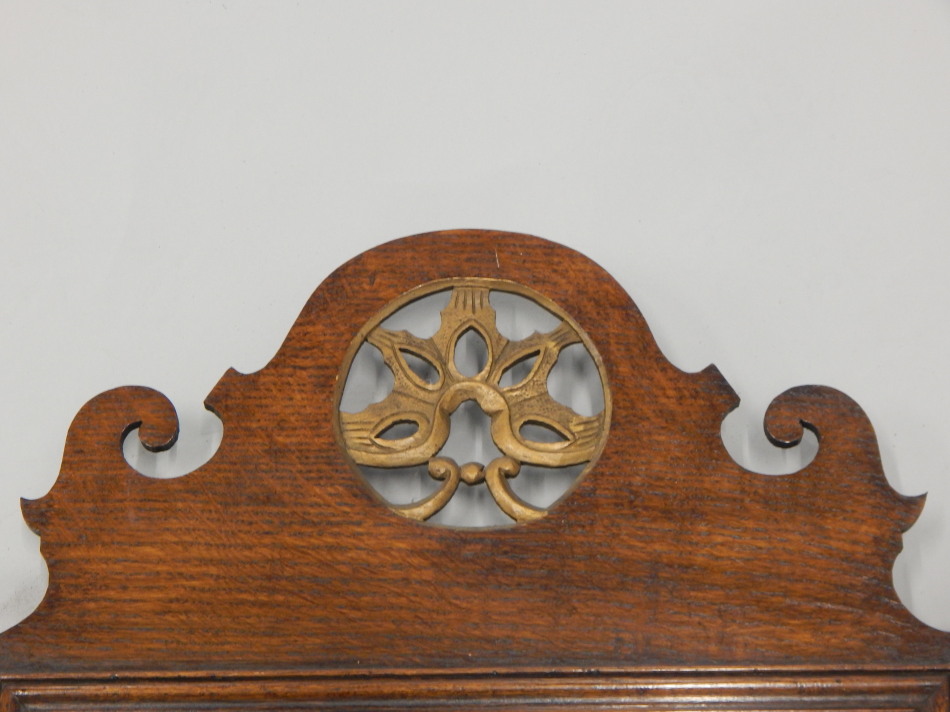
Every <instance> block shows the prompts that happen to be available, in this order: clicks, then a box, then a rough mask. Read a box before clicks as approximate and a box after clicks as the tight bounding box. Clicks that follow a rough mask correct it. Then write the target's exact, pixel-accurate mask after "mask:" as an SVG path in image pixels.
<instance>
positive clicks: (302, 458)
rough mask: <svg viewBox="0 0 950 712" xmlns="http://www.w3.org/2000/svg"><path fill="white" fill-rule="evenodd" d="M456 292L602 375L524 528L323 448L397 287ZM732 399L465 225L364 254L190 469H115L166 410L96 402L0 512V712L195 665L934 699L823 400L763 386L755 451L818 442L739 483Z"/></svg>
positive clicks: (234, 393) (629, 322)
mask: <svg viewBox="0 0 950 712" xmlns="http://www.w3.org/2000/svg"><path fill="white" fill-rule="evenodd" d="M458 277H464V278H485V279H493V280H510V281H512V282H515V283H517V284H519V285H523V286H525V287H528V288H529V289H532V290H535V291H536V292H538V293H540V294H542V295H544V296H545V297H546V298H548V299H550V300H552V301H553V302H554V303H555V304H557V305H558V307H559V308H560V309H562V310H564V312H566V313H567V314H569V315H570V316H571V317H573V319H574V320H575V321H576V322H577V323H578V324H579V325H580V327H581V328H582V329H584V330H585V331H586V333H587V334H588V335H589V337H590V339H591V341H592V342H593V344H594V346H595V347H596V349H597V351H598V353H599V354H600V357H601V358H602V359H603V366H604V373H605V376H606V380H607V385H608V386H609V389H610V392H611V394H612V401H613V403H612V414H611V418H610V421H611V422H610V427H609V432H608V435H607V439H606V444H605V446H604V449H603V451H602V453H601V454H600V456H599V458H598V459H597V460H596V462H595V463H594V465H593V466H592V467H591V468H590V470H589V471H588V472H587V473H586V474H585V475H584V476H583V477H582V478H581V479H580V480H579V482H578V483H577V485H576V486H575V488H574V489H573V490H572V491H571V492H570V493H569V494H568V495H567V496H566V497H564V498H563V499H562V500H561V501H560V502H559V503H558V504H557V505H556V506H555V507H553V509H552V510H551V511H550V513H549V514H548V515H547V516H546V517H544V518H543V519H540V520H538V521H533V522H528V523H523V524H517V525H514V526H511V527H507V528H499V529H486V530H463V529H449V528H440V527H434V526H431V525H428V524H425V523H422V522H417V521H412V520H408V519H405V518H403V517H400V516H398V515H397V514H395V513H394V512H392V511H391V510H390V509H389V508H388V507H387V506H385V504H384V503H383V502H381V501H380V500H379V498H378V497H377V496H376V495H375V494H374V493H373V491H372V490H371V489H370V488H369V486H368V485H367V484H366V483H365V482H363V481H362V479H361V477H360V476H359V475H358V473H357V471H356V469H355V467H354V465H353V463H352V462H351V461H350V460H349V459H348V457H347V455H346V454H345V451H344V449H343V447H342V446H341V440H340V436H339V433H338V431H337V428H336V426H335V423H336V408H337V403H338V401H339V395H340V388H341V387H342V384H341V382H340V367H341V363H343V361H344V356H345V354H346V352H347V349H348V348H349V347H350V344H351V342H352V340H353V338H354V336H355V335H356V334H357V332H358V330H359V329H360V328H361V326H362V325H364V324H366V323H367V322H368V321H369V320H370V319H371V318H372V317H373V315H374V314H376V313H377V312H378V311H379V310H380V309H382V308H383V307H384V306H385V305H386V304H387V303H389V302H390V301H392V300H394V299H397V298H398V297H400V295H402V294H404V293H406V292H408V291H409V290H411V289H414V288H416V287H418V286H419V285H423V284H426V283H428V282H432V281H435V280H444V279H451V278H458ZM737 402H738V400H737V397H736V395H735V393H734V392H733V390H732V389H731V387H730V386H729V385H728V383H726V381H725V380H724V379H723V377H722V376H721V374H720V373H719V372H718V371H717V370H716V369H715V368H714V367H709V368H707V369H705V370H703V371H701V372H699V373H693V374H688V373H684V372H682V371H680V370H678V369H676V368H675V367H673V366H672V365H670V364H669V363H668V362H667V361H666V360H665V359H664V358H663V356H662V354H661V353H660V352H659V350H658V348H657V346H656V344H655V342H654V340H653V338H652V336H651V334H650V331H649V328H648V327H647V325H646V323H645V322H644V320H643V318H642V316H641V315H640V313H639V311H638V310H637V308H636V306H635V305H634V304H633V302H632V301H631V300H630V298H629V296H628V295H627V294H626V293H625V292H624V291H623V290H622V289H621V288H620V286H619V285H618V284H617V283H616V282H615V281H614V280H613V279H612V278H611V277H610V276H609V275H608V274H607V272H605V271H604V270H603V269H602V268H600V267H599V266H598V265H596V264H594V263H593V262H591V261H590V260H588V259H587V258H585V257H583V256H582V255H580V254H578V253H576V252H574V251H572V250H570V249H567V248H565V247H562V246H560V245H556V244H554V243H550V242H547V241H544V240H541V239H539V238H534V237H530V236H524V235H514V234H509V233H499V232H492V231H476V230H462V231H453V232H445V233H434V234H429V235H422V236H416V237H412V238H405V239H403V240H398V241H395V242H391V243H387V244H385V245H382V246H381V247H378V248H376V249H374V250H371V251H369V252H367V253H364V254H363V255H360V256H359V257H356V258H355V259H353V260H351V261H350V262H348V263H346V264H345V265H343V266H342V267H340V268H339V269H338V270H337V271H335V272H334V273H333V274H332V275H331V276H330V277H329V278H327V280H326V281H325V282H324V283H323V284H322V285H321V286H320V287H319V288H318V289H317V291H316V292H315V293H314V294H313V296H312V297H311V299H310V300H309V301H308V303H307V305H306V306H305V307H304V309H303V311H302V313H301V314H300V316H299V317H298V319H297V321H296V323H295V324H294V326H293V328H292V330H291V332H290V334H289V335H288V337H287V339H286V341H285V343H284V344H283V346H282V347H281V349H280V351H279V352H278V354H277V355H276V356H275V357H274V359H273V360H272V361H271V363H269V364H268V365H267V366H266V367H265V368H264V369H262V370H261V371H258V372H256V373H253V374H247V375H245V374H239V373H237V372H236V371H233V370H232V371H229V372H228V373H226V374H225V375H224V376H223V378H222V379H221V381H220V382H219V383H218V385H217V386H216V387H215V388H214V390H213V391H212V392H211V394H210V395H209V396H208V399H207V405H208V407H209V408H211V409H213V410H214V411H215V412H216V413H217V414H219V415H220V417H221V418H222V420H223V422H224V438H223V441H222V444H221V446H220V448H219V450H218V452H217V453H216V454H215V456H214V458H213V459H212V460H211V461H210V462H208V463H207V464H206V465H204V466H203V467H201V468H200V469H199V470H197V471H195V472H193V473H191V474H189V475H187V476H185V477H182V478H179V479H174V480H155V479H150V478H147V477H144V476H142V475H140V474H138V473H136V472H135V471H134V470H132V469H131V468H130V466H129V465H128V464H127V463H126V461H125V460H124V458H123V455H122V450H121V439H122V436H123V435H124V434H125V433H127V432H129V431H130V429H132V428H133V427H134V426H135V425H136V424H139V423H140V424H141V427H140V428H139V431H138V432H139V437H140V438H141V439H142V441H143V442H144V443H145V444H146V445H147V446H149V447H151V448H154V449H160V448H162V447H165V446H167V445H168V444H169V443H171V442H173V441H174V438H175V436H176V433H177V422H176V417H175V413H174V409H173V407H172V406H171V404H170V403H169V402H168V401H167V400H166V399H165V398H164V397H163V396H162V395H161V394H159V393H157V392H156V391H153V390H150V389H147V388H141V387H122V388H117V389H115V390H112V391H108V392H106V393H103V394H101V395H99V396H96V397H95V398H93V399H92V400H91V401H89V402H88V403H87V404H86V405H85V406H84V407H83V408H82V410H81V411H80V412H79V414H78V415H77V416H76V418H75V420H74V422H73V424H72V426H71V427H70V430H69V435H68V439H67V444H66V448H65V454H64V457H63V464H62V469H61V473H60V476H59V479H58V480H57V482H56V484H55V486H54V487H53V489H52V491H51V492H50V493H49V494H48V495H47V496H45V497H43V498H42V499H40V500H37V501H28V502H24V512H25V515H26V516H27V519H28V522H29V523H30V525H31V526H32V527H33V529H34V530H35V531H36V532H37V533H38V534H39V535H40V537H41V546H42V553H43V555H44V557H45V558H46V561H47V564H48V567H49V572H50V583H49V590H48V593H47V595H46V598H45V599H44V600H43V602H42V604H41V605H40V607H39V609H38V610H37V611H36V612H35V613H33V614H32V615H31V616H30V617H29V618H28V619H26V620H25V621H24V622H23V623H21V624H20V625H18V626H16V627H15V628H13V629H11V630H10V631H8V632H6V633H5V634H3V635H0V679H3V680H5V682H4V690H5V692H4V693H3V694H4V695H6V697H5V698H0V700H3V699H5V700H7V701H6V702H3V703H2V704H5V705H7V707H3V709H8V708H9V709H21V708H22V709H30V706H29V703H28V699H33V698H30V697H29V695H35V694H40V693H36V692H35V691H34V692H30V693H29V694H27V692H24V693H23V695H21V696H20V697H16V695H17V694H19V693H14V692H11V690H13V689H14V687H15V685H14V683H13V681H14V680H23V679H33V680H34V682H35V684H38V685H39V684H40V682H37V681H42V680H56V679H59V678H60V677H65V678H69V679H74V678H75V679H79V677H81V676H83V675H87V676H92V679H98V678H96V676H97V675H120V676H122V675H125V676H134V675H136V674H143V673H150V674H158V673H168V674H176V675H181V674H185V673H195V672H201V671H204V672H207V673H208V674H211V673H214V674H220V675H236V674H253V673H255V672H260V671H269V672H268V674H277V673H279V672H280V671H285V672H288V671H302V670H307V671H321V670H323V671H350V672H351V673H353V672H356V671H371V672H373V673H374V674H378V673H380V671H386V670H399V671H406V670H409V671H412V670H428V671H435V672H436V673H438V672H439V671H445V672H452V671H455V672H458V673H466V671H467V672H468V673H471V674H475V673H478V674H480V675H484V674H489V673H492V672H500V673H506V674H510V673H513V672H517V671H533V672H535V673H538V672H539V671H541V672H546V673H551V672H555V671H556V672H559V673H568V672H579V671H592V670H594V671H596V670H602V671H626V672H628V673H631V674H632V673H641V674H649V673H651V672H655V671H657V670H666V671H689V670H694V671H695V670H718V671H728V670H732V671H745V673H749V674H751V672H750V671H763V670H765V671H768V670H771V671H773V673H774V672H775V671H780V670H797V671H802V670H805V671H830V672H829V674H832V673H834V672H835V671H862V670H864V671H877V672H878V673H887V672H888V671H894V670H904V671H908V672H907V674H911V671H916V672H914V673H913V674H919V675H925V676H926V675H937V677H938V678H939V679H940V680H942V679H943V678H942V677H940V676H941V675H942V674H943V672H942V671H945V670H947V669H948V668H950V635H947V634H944V633H941V632H938V631H936V630H933V629H931V628H928V627H927V626H925V625H924V624H922V623H921V622H919V621H918V620H917V619H915V618H914V617H913V616H912V615H911V614H910V613H909V612H908V611H907V610H906V609H905V608H904V607H903V606H902V605H901V604H900V602H899V601H898V599H897V596H896V594H895V592H894V589H893V586H892V580H891V568H892V566H893V562H894V559H895V557H896V556H897V554H898V553H899V551H900V548H901V536H900V535H901V532H902V531H904V530H906V529H907V528H908V527H909V526H910V525H911V524H912V523H913V522H914V520H915V519H916V517H917V515H918V514H919V511H920V508H921V506H922V499H920V498H916V499H914V498H906V497H902V496H900V495H898V494H897V493H896V492H894V491H893V490H892V489H891V488H890V486H889V485H888V483H887V481H886V480H885V478H884V475H883V472H882V468H881V463H880V458H879V455H878V449H877V443H876V439H875V436H874V431H873V428H872V427H871V424H870V423H869V422H868V420H867V418H866V416H865V415H864V413H863V412H862V411H861V409H860V408H859V406H857V405H856V404H855V403H854V402H853V401H852V400H850V399H849V398H848V397H847V396H845V395H843V394H841V393H840V392H838V391H835V390H833V389H831V388H827V387H817V386H805V387H800V388H796V389H792V390H790V391H787V392H785V393H783V394H781V395H779V396H778V397H777V398H776V400H775V401H774V402H773V404H772V406H771V407H770V409H769V411H768V414H767V417H766V429H767V432H768V433H769V435H770V437H771V438H773V440H774V441H776V442H777V443H780V444H782V443H784V444H788V443H793V442H795V441H797V439H798V438H799V437H800V436H801V433H802V427H803V424H805V426H806V427H809V428H812V429H814V430H815V431H816V432H817V433H818V434H819V440H820V448H819V452H818V454H817V456H816V458H815V459H814V461H813V462H812V463H810V464H809V465H808V466H807V467H806V468H804V470H802V471H801V472H798V473H795V474H792V475H786V476H766V475H760V474H756V473H752V472H749V471H746V470H744V469H743V468H741V467H740V466H739V465H737V464H736V463H735V462H734V461H733V460H732V459H731V458H730V457H729V455H728V454H727V452H726V451H725V449H724V447H723V444H722V440H721V437H720V425H721V422H722V419H723V418H724V417H725V415H726V414H727V413H728V412H729V411H730V410H731V409H732V408H734V407H735V406H736V405H737ZM275 671H276V672H275ZM745 673H744V674H745ZM815 674H817V672H815ZM77 676H78V677H77ZM928 679H929V678H928ZM42 684H43V685H47V684H48V683H45V682H44V683H42ZM77 684H78V683H77ZM942 684H943V683H940V685H942ZM940 685H938V687H939V686H940ZM40 688H42V689H43V690H48V688H47V687H43V686H42V685H40ZM40 688H36V689H40ZM16 689H19V688H18V687H17V688H16ZM710 689H711V688H710ZM940 689H943V688H940ZM43 694H46V693H43ZM189 694H190V693H189ZM928 694H929V693H928ZM251 697H253V695H252V696H251ZM944 697H945V694H944ZM15 698H16V699H15ZM924 698H926V699H927V700H930V699H931V697H927V695H924V697H922V698H921V699H924ZM143 699H144V698H143ZM242 699H244V698H242ZM248 699H250V698H248ZM750 699H751V698H750ZM941 699H942V698H941ZM17 700H19V701H17ZM654 702H656V703H657V704H658V705H660V706H662V704H666V703H662V704H661V703H660V702H657V701H656V700H654ZM143 704H144V702H143ZM440 704H441V703H440ZM676 704H679V702H677V703H676ZM684 704H685V703H684ZM763 704H764V703H763ZM816 704H817V703H816ZM920 704H921V705H923V703H920ZM928 704H929V703H928ZM941 704H945V703H941ZM14 705H19V706H14ZM670 705H672V706H671V707H670V708H675V707H676V705H674V704H673V703H670ZM766 706H767V705H766ZM898 706H899V705H898ZM919 706H920V705H917V704H916V703H915V705H912V707H914V708H917V707H919ZM225 707H226V705H225V706H224V707H222V709H224V708H225ZM42 708H43V709H59V708H58V707H56V705H55V704H53V705H52V706H48V707H42ZM70 708H71V707H70ZM144 708H147V707H143V709H144ZM555 708H557V707H556V706H552V707H551V709H555ZM803 708H804V707H803ZM868 708H871V707H868ZM63 709H65V707H63Z"/></svg>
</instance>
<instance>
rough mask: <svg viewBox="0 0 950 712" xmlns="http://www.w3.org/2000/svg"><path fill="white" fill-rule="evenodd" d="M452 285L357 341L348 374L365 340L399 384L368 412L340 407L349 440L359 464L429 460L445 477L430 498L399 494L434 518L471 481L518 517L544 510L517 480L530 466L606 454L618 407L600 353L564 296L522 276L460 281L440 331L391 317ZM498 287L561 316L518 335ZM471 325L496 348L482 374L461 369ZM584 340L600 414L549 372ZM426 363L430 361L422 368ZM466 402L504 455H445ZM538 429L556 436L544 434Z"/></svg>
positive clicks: (376, 322) (373, 324)
mask: <svg viewBox="0 0 950 712" xmlns="http://www.w3.org/2000/svg"><path fill="white" fill-rule="evenodd" d="M446 286H447V285H445V284H444V283H443V284H436V285H429V286H427V287H426V286H424V287H421V288H419V289H417V290H413V292H411V293H409V294H407V295H403V297H402V298H400V299H397V300H396V301H395V302H394V303H392V304H390V305H389V306H387V307H386V308H385V309H383V310H382V311H381V312H380V313H378V314H377V315H376V316H375V317H374V318H373V319H372V320H371V321H370V323H369V324H367V325H366V327H364V329H363V330H361V332H360V335H358V336H357V338H356V339H355V340H354V343H353V345H352V347H351V349H350V352H349V356H348V358H347V362H346V363H345V364H344V369H343V373H344V374H347V373H349V370H350V366H351V364H352V360H353V356H354V355H355V353H356V351H357V349H358V348H359V347H360V346H361V345H362V344H363V342H364V341H365V342H366V343H369V344H371V345H372V346H375V347H376V348H377V349H379V351H380V353H381V354H382V359H383V361H384V363H385V364H386V366H387V367H388V368H389V370H390V371H391V372H392V375H393V387H392V390H391V392H390V393H389V394H388V395H386V397H385V398H383V399H382V400H380V401H378V402H376V403H373V404H371V405H369V406H367V407H366V408H365V409H363V410H362V411H360V412H357V413H347V412H342V411H340V412H339V418H340V421H339V424H340V432H341V435H342V440H343V443H344V445H345V447H346V450H347V452H348V453H349V455H350V457H351V458H352V459H353V460H354V462H356V464H358V465H364V466H369V467H375V468H405V467H411V466H418V465H425V466H426V468H427V471H428V473H429V476H431V477H432V478H433V479H435V480H438V481H440V482H441V485H440V487H439V488H438V489H437V490H436V491H435V492H434V493H432V494H431V495H429V496H427V497H425V498H424V499H422V500H421V501H418V502H413V503H411V504H405V505H398V504H393V503H390V506H391V507H392V509H393V510H394V511H396V512H397V513H399V514H401V515H403V516H406V517H409V518H412V519H418V520H425V519H428V518H429V517H431V516H433V515H434V514H436V513H437V512H439V511H440V510H441V509H442V508H443V507H445V505H446V504H447V503H448V502H449V500H451V499H452V497H453V495H454V494H455V492H456V490H457V489H458V487H459V485H460V484H461V483H465V484H466V485H470V486H471V485H478V484H481V483H485V485H486V486H487V487H488V490H489V491H490V492H491V495H492V497H493V498H494V500H495V502H496V503H497V504H498V506H499V507H500V508H501V510H502V511H503V512H504V513H505V514H507V515H508V516H509V517H510V518H511V519H513V520H515V521H517V522H527V521H532V520H536V519H539V518H541V517H543V516H544V515H545V514H546V513H547V510H546V509H543V508H541V507H537V506H535V505H532V504H530V503H528V502H526V501H524V500H523V499H521V498H520V497H519V496H518V495H517V494H516V493H515V492H514V491H513V490H512V489H511V486H510V484H509V482H508V480H509V479H510V478H514V477H516V476H517V475H518V473H519V472H520V471H521V467H522V465H536V466H542V467H546V468H561V467H567V466H571V465H580V464H584V463H589V462H591V461H592V460H594V459H595V458H596V457H597V455H598V454H599V452H600V449H601V447H602V445H603V441H604V438H605V435H606V431H607V425H608V420H609V410H610V408H609V404H610V400H609V397H608V393H607V388H606V384H605V382H604V377H603V370H602V367H601V364H600V358H599V356H598V355H597V352H596V350H595V349H594V347H593V345H592V344H591V342H590V340H589V338H588V337H587V335H586V334H584V333H583V331H582V330H581V329H580V327H579V326H578V325H577V324H576V323H575V322H574V321H573V319H571V318H570V317H569V316H568V315H567V314H564V313H563V312H562V311H561V310H560V309H559V308H557V306H556V305H554V304H553V303H551V302H550V301H549V300H546V299H544V298H543V297H541V296H540V295H537V294H535V293H534V292H532V291H530V290H528V289H526V288H524V287H522V286H520V285H515V284H511V283H497V284H496V283H494V282H493V281H492V280H484V279H468V280H465V279H459V280H452V281H451V282H450V285H449V286H448V288H449V289H451V295H450V298H449V302H448V305H447V306H446V307H445V308H444V309H443V310H442V312H441V323H440V326H439V329H438V331H436V333H435V334H434V335H433V336H432V337H431V338H420V337H418V336H415V335H413V334H412V333H410V332H408V331H394V330H390V329H386V328H384V327H383V326H382V325H381V323H382V322H383V321H384V320H385V319H386V318H387V317H389V316H390V315H392V314H393V313H394V312H395V311H397V310H398V309H399V308H400V307H402V306H403V305H405V304H407V303H409V302H411V301H413V300H415V299H418V298H420V297H422V296H426V295H427V294H431V293H433V292H435V291H440V290H444V289H446ZM492 291H506V292H513V293H515V294H519V295H521V296H524V297H527V298H529V299H531V300H532V301H534V302H537V303H538V304H540V305H542V306H543V307H544V308H545V309H546V310H548V311H549V312H550V313H551V314H553V315H554V316H555V317H556V318H557V319H558V320H559V323H558V325H557V326H556V327H555V328H554V329H552V330H550V331H547V332H546V333H538V332H535V333H533V334H531V335H530V336H528V337H527V338H524V339H520V340H511V339H508V338H506V337H505V336H504V335H502V333H500V332H499V330H498V328H497V325H496V313H495V309H494V307H493V306H492V304H491V300H490V293H491V292H492ZM470 332H474V334H476V335H477V337H478V338H479V339H480V340H481V341H482V342H484V346H485V349H486V352H487V353H486V354H485V358H484V363H483V364H480V367H479V368H477V369H476V370H477V373H473V372H467V371H471V369H464V368H461V367H460V363H459V359H458V358H457V355H456V351H457V350H458V349H459V345H460V343H461V342H462V341H463V339H464V338H465V337H466V336H467V335H469V333H470ZM574 344H582V345H583V346H584V348H586V349H587V352H588V354H590V355H591V357H592V358H593V360H594V363H595V364H597V369H598V372H599V375H600V384H601V386H602V387H603V389H604V408H603V409H602V410H601V411H600V412H599V413H597V414H595V415H590V416H587V415H581V414H579V413H577V412H575V411H574V410H573V409H572V408H570V407H569V406H567V405H565V404H563V403H561V402H559V401H558V400H556V399H555V398H554V397H552V395H551V394H550V392H549V390H548V377H549V375H550V373H551V370H552V368H553V367H554V365H555V364H556V363H557V360H558V357H559V356H560V355H561V352H562V351H563V350H564V349H565V348H566V347H568V346H571V345H574ZM420 363H422V364H424V366H425V371H424V372H422V373H420V369H419V367H418V365H419V364H420ZM519 364H522V365H528V364H530V365H529V367H528V369H527V373H526V375H523V376H521V377H518V378H511V377H510V376H509V377H508V378H507V379H506V378H505V376H506V374H509V372H510V371H512V369H514V368H515V367H516V366H518V365H519ZM414 366H415V368H414ZM466 401H473V402H475V403H476V404H477V405H478V406H479V407H480V408H481V410H482V411H483V412H484V413H485V414H486V415H487V416H488V418H489V420H490V432H491V438H492V441H493V442H494V444H495V446H496V447H497V448H498V450H499V451H500V452H501V453H502V454H501V456H500V457H496V458H494V459H492V460H491V461H489V462H487V463H480V462H468V463H465V464H462V465H459V464H458V463H456V462H455V460H453V459H452V458H450V457H445V456H442V455H440V452H441V451H442V449H443V447H444V446H445V444H446V441H447V440H448V438H449V434H450V430H451V416H452V413H453V412H455V410H456V409H457V408H458V407H459V406H460V405H461V404H462V403H465V402H466ZM538 432H543V433H545V434H546V435H547V436H548V437H545V438H544V439H543V440H542V439H539V438H538V437H537V433H538Z"/></svg>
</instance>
